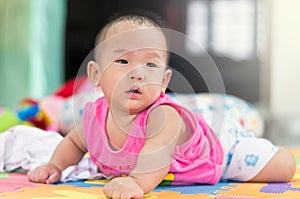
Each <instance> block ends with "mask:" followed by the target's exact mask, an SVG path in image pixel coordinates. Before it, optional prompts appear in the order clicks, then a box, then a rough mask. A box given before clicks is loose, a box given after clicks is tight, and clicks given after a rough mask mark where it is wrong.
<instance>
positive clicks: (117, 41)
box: [96, 22, 171, 114]
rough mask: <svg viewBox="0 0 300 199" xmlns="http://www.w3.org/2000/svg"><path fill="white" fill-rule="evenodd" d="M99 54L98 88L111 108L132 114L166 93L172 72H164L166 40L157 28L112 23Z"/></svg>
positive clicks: (128, 23)
mask: <svg viewBox="0 0 300 199" xmlns="http://www.w3.org/2000/svg"><path fill="white" fill-rule="evenodd" d="M98 52H99V54H98V55H97V57H96V60H97V62H98V64H99V65H100V71H101V78H100V85H101V88H102V90H103V93H104V95H105V97H106V100H107V102H108V104H109V106H110V108H117V109H118V110H120V109H122V110H123V111H127V112H130V114H135V113H138V112H140V111H142V110H144V109H146V108H147V107H149V106H150V105H151V104H152V103H153V102H154V101H155V100H156V99H157V98H158V97H159V96H160V94H161V93H162V92H164V91H165V89H166V87H167V84H168V82H169V79H170V77H171V71H170V70H166V65H167V53H166V41H165V38H164V35H163V34H162V32H161V31H160V30H159V29H157V28H155V27H152V28H149V27H148V26H142V25H137V24H135V23H130V22H120V23H117V24H114V25H113V26H112V27H110V28H109V30H108V31H107V34H106V40H105V41H104V42H102V43H101V44H100V50H99V51H98Z"/></svg>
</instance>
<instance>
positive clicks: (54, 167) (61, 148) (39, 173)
mask: <svg viewBox="0 0 300 199" xmlns="http://www.w3.org/2000/svg"><path fill="white" fill-rule="evenodd" d="M86 151H87V150H86V147H85V146H84V144H83V141H82V140H81V137H80V135H79V133H78V131H77V129H76V128H74V129H73V130H72V131H71V132H70V133H69V134H68V135H67V136H66V137H65V138H64V139H63V140H62V141H61V142H60V143H59V145H58V146H57V148H56V149H55V151H54V153H53V155H52V157H51V159H50V161H49V162H48V164H46V165H44V166H40V167H37V168H36V169H34V170H33V171H30V172H28V174H27V176H28V178H29V180H30V181H34V182H41V183H47V184H49V183H54V182H57V181H59V180H60V177H61V172H62V171H63V170H64V169H66V168H67V167H68V166H71V165H75V164H77V163H78V162H79V161H80V160H81V159H82V157H83V155H84V154H85V153H86Z"/></svg>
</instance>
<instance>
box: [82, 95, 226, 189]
mask: <svg viewBox="0 0 300 199" xmlns="http://www.w3.org/2000/svg"><path fill="white" fill-rule="evenodd" d="M162 104H164V105H170V106H172V107H173V108H175V109H176V110H177V111H178V113H179V114H180V115H181V116H182V117H183V119H184V120H185V121H186V123H187V124H188V125H190V128H191V130H192V132H193V133H192V136H191V137H190V138H189V140H187V141H186V142H185V143H183V144H181V145H179V146H176V147H175V150H174V153H173V157H172V162H171V165H170V170H169V174H168V176H167V177H168V179H167V180H168V181H169V183H168V184H172V185H189V184H196V183H200V184H215V183H217V182H218V181H219V180H220V176H221V173H222V163H223V150H222V146H221V144H220V142H219V139H218V137H217V136H216V134H215V133H214V132H213V131H212V130H211V129H210V128H209V126H208V125H207V124H206V122H205V120H204V119H203V117H202V116H201V115H200V113H199V114H198V113H192V112H190V111H189V110H187V109H185V108H183V107H181V106H179V105H178V104H176V103H175V102H173V100H172V99H171V98H170V97H169V96H168V95H165V94H163V95H161V96H160V97H159V99H158V100H157V101H156V102H155V103H154V104H152V106H150V107H149V108H148V109H147V110H144V111H143V112H141V113H140V114H139V115H138V116H137V117H136V119H135V121H134V125H133V126H132V128H131V130H130V132H129V134H128V138H127V141H126V142H125V144H124V146H123V147H122V148H121V149H119V150H113V149H112V148H111V147H110V145H109V141H108V138H107V134H106V118H107V113H108V105H107V103H106V101H105V98H104V97H102V98H99V99H98V100H97V101H96V102H94V103H92V102H89V103H87V105H86V106H85V108H84V111H83V130H84V136H85V139H86V143H87V147H88V151H89V153H90V157H91V159H92V160H93V161H94V162H95V164H96V165H98V167H99V168H100V169H101V172H103V173H104V174H105V175H107V176H112V177H117V176H122V175H129V174H130V172H131V171H132V170H133V169H134V168H135V165H136V161H137V158H138V155H139V153H140V151H141V149H142V148H143V146H144V143H145V140H146V122H147V118H148V116H149V113H150V112H151V111H152V110H153V109H154V108H156V107H157V106H159V105H162Z"/></svg>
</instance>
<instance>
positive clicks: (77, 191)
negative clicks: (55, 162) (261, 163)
mask: <svg viewBox="0 0 300 199" xmlns="http://www.w3.org/2000/svg"><path fill="white" fill-rule="evenodd" d="M292 151H293V153H294V155H295V157H296V161H297V172H296V174H295V176H294V177H293V180H291V181H290V182H288V183H233V182H220V183H218V184H216V185H194V186H168V185H164V186H158V187H157V188H155V189H154V190H153V191H152V192H150V193H149V194H146V195H145V196H144V198H147V199H150V198H162V199H167V198H172V199H176V198H180V199H189V198H210V199H211V198H217V199H230V198H243V199H250V198H251V199H252V198H291V199H292V198H300V149H292ZM274 175H276V173H274ZM106 182H107V181H106V180H102V179H100V180H79V181H72V182H66V183H58V184H53V185H46V184H39V183H32V182H29V181H28V179H27V176H26V174H24V173H13V172H11V173H0V198H1V199H2V198H3V199H67V198H72V199H85V198H86V199H87V198H88V199H102V198H103V199H104V198H106V197H105V195H104V193H103V191H102V187H103V186H104V184H105V183H106ZM166 184H167V183H166Z"/></svg>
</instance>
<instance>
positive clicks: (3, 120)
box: [0, 106, 39, 132]
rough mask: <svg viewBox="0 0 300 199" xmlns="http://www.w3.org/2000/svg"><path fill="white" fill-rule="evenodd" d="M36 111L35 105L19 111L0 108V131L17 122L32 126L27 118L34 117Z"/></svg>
mask: <svg viewBox="0 0 300 199" xmlns="http://www.w3.org/2000/svg"><path fill="white" fill-rule="evenodd" d="M38 112H39V108H38V107H37V106H31V107H27V108H25V109H23V110H19V111H13V110H10V109H4V108H0V132H3V131H6V130H7V129H9V128H10V127H12V126H15V125H19V124H24V125H30V126H33V124H32V123H31V122H29V121H28V119H29V118H30V117H34V116H35V115H36V114H37V113H38Z"/></svg>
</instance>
